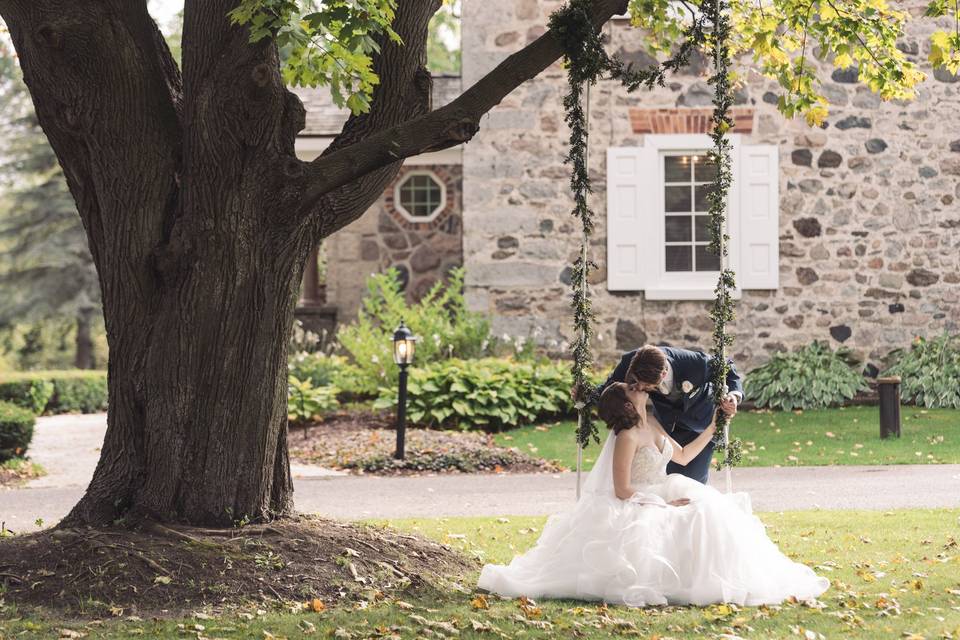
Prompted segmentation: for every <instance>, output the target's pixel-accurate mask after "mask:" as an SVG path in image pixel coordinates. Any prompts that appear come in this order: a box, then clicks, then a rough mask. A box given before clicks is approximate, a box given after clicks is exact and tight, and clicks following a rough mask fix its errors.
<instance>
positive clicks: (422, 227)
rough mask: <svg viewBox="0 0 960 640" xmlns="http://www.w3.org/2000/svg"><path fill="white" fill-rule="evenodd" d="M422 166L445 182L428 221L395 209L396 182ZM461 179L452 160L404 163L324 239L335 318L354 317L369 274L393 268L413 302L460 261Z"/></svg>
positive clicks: (331, 301)
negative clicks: (360, 210)
mask: <svg viewBox="0 0 960 640" xmlns="http://www.w3.org/2000/svg"><path fill="white" fill-rule="evenodd" d="M422 171H429V172H430V173H431V174H432V175H433V176H435V177H436V178H437V179H439V180H440V181H442V182H443V184H444V187H445V191H446V203H445V205H444V207H443V209H442V210H441V211H440V213H439V214H438V215H437V216H436V218H434V219H433V220H431V221H430V222H412V221H410V220H409V219H408V218H406V217H404V216H403V215H402V214H401V213H400V212H399V211H398V210H397V207H396V205H395V203H394V192H395V186H396V185H397V184H399V183H400V182H402V181H403V179H404V178H405V177H406V176H407V175H408V174H409V173H410V172H422ZM462 180H463V174H462V168H461V167H460V166H459V165H455V164H445V165H415V166H405V167H403V168H402V169H401V170H400V173H399V174H398V175H397V177H396V178H395V179H394V182H392V183H391V184H390V185H389V186H388V187H387V188H386V189H385V190H384V192H383V194H382V195H381V197H380V199H379V200H378V201H377V202H376V204H374V205H373V206H372V207H370V209H369V210H368V211H367V212H366V213H365V214H364V215H363V216H362V217H361V218H360V219H359V220H357V221H356V222H354V223H353V224H351V225H349V226H348V227H346V228H344V229H342V230H340V231H338V232H337V233H335V234H334V235H332V236H331V237H330V238H329V239H327V240H326V241H325V242H326V250H327V303H328V304H329V305H331V306H334V307H336V308H337V312H338V313H337V320H338V322H350V321H351V320H352V319H353V318H355V317H356V314H357V310H358V309H359V308H360V303H361V301H362V299H363V296H364V294H365V293H366V286H365V282H366V279H367V278H368V277H369V276H370V274H372V273H378V272H383V271H386V270H387V269H389V268H390V267H394V268H396V269H397V270H398V271H399V272H400V278H401V282H402V284H403V287H404V290H405V291H406V294H407V300H409V301H410V302H414V301H417V300H419V299H420V298H421V297H422V296H423V295H424V294H425V293H426V292H427V291H428V290H429V289H430V287H432V286H433V285H434V284H435V283H436V282H437V281H438V280H440V279H442V278H443V277H444V276H445V275H446V273H447V272H448V271H449V270H450V269H452V268H454V267H457V266H460V265H462V264H463V249H462V228H463V221H462V204H461V191H462V189H461V187H462Z"/></svg>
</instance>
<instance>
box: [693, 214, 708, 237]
mask: <svg viewBox="0 0 960 640" xmlns="http://www.w3.org/2000/svg"><path fill="white" fill-rule="evenodd" d="M693 224H694V229H695V231H694V235H695V237H694V240H696V241H697V242H710V216H697V217H696V221H695V222H694V223H693Z"/></svg>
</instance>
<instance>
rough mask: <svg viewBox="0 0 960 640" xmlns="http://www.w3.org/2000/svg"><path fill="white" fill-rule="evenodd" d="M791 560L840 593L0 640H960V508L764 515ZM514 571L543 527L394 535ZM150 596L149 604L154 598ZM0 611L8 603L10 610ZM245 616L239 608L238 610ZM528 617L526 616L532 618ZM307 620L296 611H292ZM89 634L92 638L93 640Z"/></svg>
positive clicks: (463, 525)
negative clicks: (786, 599)
mask: <svg viewBox="0 0 960 640" xmlns="http://www.w3.org/2000/svg"><path fill="white" fill-rule="evenodd" d="M761 518H762V519H763V520H764V522H766V524H767V525H768V527H769V531H770V535H771V537H772V538H773V539H774V540H775V541H777V542H778V544H780V546H781V548H782V549H783V550H784V551H785V552H786V553H787V554H788V555H790V556H791V557H793V558H795V559H797V560H800V561H802V562H805V563H807V564H809V565H811V566H813V567H815V568H816V570H817V572H818V573H820V574H821V575H824V576H827V577H829V578H830V579H831V582H832V587H831V588H830V590H829V591H827V592H826V593H825V594H824V595H823V596H822V597H821V598H820V600H819V601H817V602H816V603H813V605H814V606H810V605H809V604H798V603H787V604H784V605H782V606H778V607H760V608H743V609H741V608H738V607H727V606H713V607H708V608H703V609H701V608H695V607H692V608H665V609H664V608H655V609H645V610H631V609H627V608H624V607H609V608H607V607H603V606H598V605H596V604H589V603H582V602H572V601H542V602H537V603H523V604H522V603H520V602H519V601H517V600H501V599H499V598H496V597H492V596H487V597H479V596H480V594H478V593H477V592H475V591H474V589H473V585H474V583H475V580H476V577H477V574H476V572H473V573H471V574H470V575H467V576H463V579H462V581H461V582H460V584H459V585H452V586H451V588H450V589H449V590H447V591H446V592H444V593H441V594H439V595H434V596H432V597H430V596H422V597H419V598H415V597H410V598H408V599H407V600H382V599H378V598H377V595H376V594H375V593H370V594H368V596H367V598H368V599H367V600H362V601H358V602H354V603H353V604H352V606H347V605H338V606H332V607H329V608H328V609H326V610H324V611H322V612H320V613H315V612H305V611H303V610H301V609H300V608H299V607H297V606H296V605H295V603H291V604H290V605H288V606H286V607H275V608H273V609H270V610H263V609H257V608H255V607H242V606H241V607H240V608H239V609H236V610H232V611H230V612H227V613H222V614H217V613H215V612H198V615H195V616H194V617H191V618H186V619H179V620H163V619H150V620H142V619H137V618H134V619H129V618H124V617H123V614H121V615H120V616H119V617H117V618H114V619H111V620H95V621H86V622H78V621H64V620H56V619H53V618H38V617H32V618H31V617H27V616H23V615H22V614H20V615H18V613H17V612H16V611H15V610H14V609H13V608H12V607H10V606H7V607H6V608H4V609H0V638H4V639H6V638H30V639H34V638H44V639H46V638H58V637H59V638H79V637H86V638H90V639H95V638H143V637H146V638H168V639H172V638H190V637H192V638H198V639H203V638H208V639H209V638H265V639H270V638H274V639H279V638H341V639H360V638H411V639H412V638H424V637H436V638H452V637H459V638H486V639H494V638H514V637H518V638H532V639H541V638H542V639H546V638H558V637H575V636H577V637H580V638H587V639H595V638H616V637H632V636H636V637H643V638H649V637H659V638H663V639H666V638H675V639H681V638H719V637H721V634H730V635H734V636H739V637H741V638H747V639H749V638H800V639H805V638H813V639H815V640H816V639H820V638H824V637H826V638H878V639H879V638H900V637H909V638H913V639H914V640H917V639H919V638H928V639H932V638H943V639H946V640H949V639H953V638H958V637H960V548H958V543H957V539H958V538H960V532H958V529H960V509H953V510H904V511H890V512H885V513H881V512H866V511H860V512H857V511H846V512H838V511H808V512H789V513H780V514H773V513H770V514H761ZM387 524H388V526H392V527H396V528H398V529H401V530H404V531H415V532H418V533H421V534H423V535H425V536H429V537H432V538H435V539H437V540H440V541H443V542H445V543H447V544H450V545H452V546H454V547H459V548H460V549H462V550H463V551H465V552H466V553H471V554H477V555H478V556H480V557H481V558H483V559H485V560H486V561H493V562H507V561H509V559H510V558H511V557H513V555H514V554H515V553H517V552H521V551H524V550H526V549H527V548H529V547H530V546H531V545H532V544H533V543H534V542H535V541H536V539H537V537H538V536H539V533H540V530H541V528H542V527H543V524H544V518H536V517H522V518H521V517H509V518H443V519H420V520H400V521H392V522H390V523H387ZM144 597H149V594H145V596H144ZM0 602H2V600H0ZM226 604H228V605H229V604H236V603H226ZM521 605H522V606H521ZM294 609H296V610H294ZM79 634H85V635H83V636H81V635H79Z"/></svg>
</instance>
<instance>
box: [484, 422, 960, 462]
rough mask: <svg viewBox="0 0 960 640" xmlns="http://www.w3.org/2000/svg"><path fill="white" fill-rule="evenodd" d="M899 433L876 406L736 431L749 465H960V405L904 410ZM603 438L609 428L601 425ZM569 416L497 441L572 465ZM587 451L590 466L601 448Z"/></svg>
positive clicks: (738, 425)
mask: <svg viewBox="0 0 960 640" xmlns="http://www.w3.org/2000/svg"><path fill="white" fill-rule="evenodd" d="M901 416H902V428H901V433H902V435H901V437H900V438H894V439H888V440H880V426H879V414H878V409H877V407H846V408H841V409H821V410H817V411H800V412H784V411H777V412H769V411H750V412H743V413H740V414H739V415H738V416H737V417H736V419H735V420H734V421H733V423H732V424H731V434H732V435H733V436H735V437H738V438H740V439H741V440H743V443H744V448H743V466H748V467H770V466H778V465H779V466H814V465H833V464H940V463H960V410H956V409H917V408H915V407H903V408H902V413H901ZM599 426H600V428H601V435H602V436H603V437H604V438H605V437H606V429H604V428H603V424H602V423H600V424H599ZM575 427H576V425H575V423H574V422H570V421H564V422H557V423H552V424H543V425H536V426H529V427H523V428H520V429H514V430H512V431H506V432H503V433H498V434H496V436H495V438H496V440H497V443H498V444H502V445H507V446H514V447H518V448H519V449H520V450H521V451H526V452H528V453H531V454H534V455H537V456H540V457H542V458H546V459H548V460H558V461H559V462H560V463H561V464H562V465H564V466H566V467H568V468H570V469H573V468H575V467H576V464H577V449H576V444H575V441H574V439H573V433H574V431H575ZM599 450H600V449H599V447H594V446H590V447H588V448H587V449H586V450H585V451H584V467H585V468H586V469H590V468H591V467H592V466H593V460H594V458H595V457H596V455H597V453H598V452H599Z"/></svg>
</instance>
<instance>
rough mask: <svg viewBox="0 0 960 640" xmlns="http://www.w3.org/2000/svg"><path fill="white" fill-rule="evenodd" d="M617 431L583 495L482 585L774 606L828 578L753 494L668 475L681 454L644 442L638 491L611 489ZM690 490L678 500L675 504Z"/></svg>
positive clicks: (512, 590)
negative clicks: (789, 543) (781, 541)
mask: <svg viewBox="0 0 960 640" xmlns="http://www.w3.org/2000/svg"><path fill="white" fill-rule="evenodd" d="M615 439H616V436H615V435H614V434H613V433H611V434H610V436H609V437H608V439H607V442H606V444H605V445H604V447H603V451H602V452H601V454H600V456H599V458H598V459H597V464H596V466H594V468H593V471H592V472H591V473H590V476H589V477H588V478H587V481H586V483H585V485H584V491H583V493H582V496H581V499H580V500H579V502H578V503H577V504H576V506H575V507H574V508H573V509H571V510H569V511H566V512H564V513H560V514H557V515H554V516H551V517H550V519H549V520H548V521H547V524H546V526H545V527H544V530H543V533H542V535H541V536H540V540H539V541H537V544H536V546H535V547H534V548H533V549H531V550H530V551H528V552H527V553H525V554H523V555H521V556H517V557H516V558H514V559H513V562H511V563H510V564H509V565H506V566H504V565H492V564H488V565H486V566H484V567H483V571H482V572H481V573H480V580H479V583H478V586H479V587H480V588H481V589H485V590H487V591H490V592H493V593H497V594H500V595H503V596H510V597H517V596H527V597H529V598H571V599H576V600H602V601H604V602H608V603H611V604H625V605H628V606H633V607H643V606H649V605H667V604H670V605H686V604H693V605H706V604H712V603H718V602H732V603H736V604H739V605H749V606H755V605H761V604H775V603H779V602H782V601H784V600H786V599H787V598H789V597H791V596H794V597H796V598H798V599H800V600H807V599H811V598H816V597H817V596H819V595H820V594H821V593H823V592H824V591H826V589H827V587H828V586H829V584H830V583H829V581H828V580H827V579H826V578H821V577H819V576H817V575H816V574H814V572H813V571H812V570H811V569H810V568H809V567H806V566H804V565H802V564H799V563H797V562H793V561H792V560H790V559H789V558H787V557H786V556H785V555H783V554H782V553H781V552H780V550H779V549H778V548H777V546H776V545H775V544H774V543H773V542H772V541H771V540H770V538H768V537H767V534H766V531H765V530H764V526H763V523H761V522H760V520H759V519H757V517H756V516H754V515H753V514H752V512H751V508H750V498H749V496H748V495H747V494H745V493H736V494H729V495H728V494H722V493H720V492H718V491H717V490H716V489H713V488H711V487H707V486H704V485H702V484H700V483H699V482H697V481H695V480H691V479H689V478H687V477H685V476H682V475H679V474H670V475H667V474H666V466H667V462H669V461H670V457H671V455H672V452H673V448H672V446H671V444H670V442H669V441H668V440H667V439H666V438H663V439H662V440H661V442H662V444H661V447H662V450H657V449H655V448H653V447H642V448H640V449H639V450H638V451H637V453H636V456H635V457H634V459H633V462H632V465H631V466H632V468H631V485H632V486H633V487H634V489H635V490H636V491H637V494H635V495H634V496H633V498H631V501H626V500H620V499H618V498H617V497H616V495H615V494H614V490H613V447H614V444H613V443H614V440H615ZM678 498H689V499H690V501H691V502H690V504H688V505H686V506H681V507H676V506H672V505H667V504H666V503H667V502H670V501H671V500H676V499H678Z"/></svg>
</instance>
